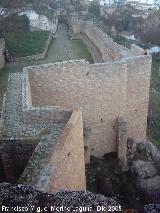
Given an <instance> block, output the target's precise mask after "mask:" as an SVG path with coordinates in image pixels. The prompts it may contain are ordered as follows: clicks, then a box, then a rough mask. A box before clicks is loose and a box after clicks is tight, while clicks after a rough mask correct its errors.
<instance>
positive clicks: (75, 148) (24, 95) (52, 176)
mask: <svg viewBox="0 0 160 213" xmlns="http://www.w3.org/2000/svg"><path fill="white" fill-rule="evenodd" d="M28 80H29V81H28ZM31 92H32V91H30V79H29V78H28V72H26V70H25V69H24V72H23V74H19V73H15V74H11V75H10V76H9V80H8V90H7V93H6V98H5V99H4V103H3V109H2V114H1V129H0V155H1V159H2V163H3V167H4V173H5V176H6V180H7V181H8V182H13V183H15V182H17V181H18V182H19V183H28V184H32V185H33V186H36V187H37V188H38V189H39V190H43V191H47V192H53V191H59V190H69V191H70V190H82V189H85V188H86V183H85V163H84V143H83V128H82V113H81V112H80V111H73V110H65V109H61V108H60V107H57V108H56V107H34V106H33V105H32V99H31V95H32V94H31ZM44 118H45V119H44ZM77 155H78V156H79V158H78V159H76V157H77ZM70 180H72V181H70Z"/></svg>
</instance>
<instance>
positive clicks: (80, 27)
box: [69, 19, 129, 62]
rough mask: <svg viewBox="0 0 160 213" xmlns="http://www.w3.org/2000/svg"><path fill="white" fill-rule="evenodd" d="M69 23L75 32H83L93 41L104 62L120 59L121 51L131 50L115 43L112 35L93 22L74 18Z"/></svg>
mask: <svg viewBox="0 0 160 213" xmlns="http://www.w3.org/2000/svg"><path fill="white" fill-rule="evenodd" d="M69 23H70V27H71V29H72V31H73V33H75V34H80V33H82V34H84V35H86V36H87V37H88V38H89V39H90V40H91V41H92V42H93V44H94V45H95V46H96V47H97V49H98V50H99V51H100V53H101V56H102V61H104V62H109V61H110V62H112V61H119V60H120V59H121V58H122V57H123V55H122V54H121V51H128V52H129V49H127V48H125V47H123V46H121V45H118V44H117V43H115V42H114V41H113V39H112V38H111V37H109V36H108V35H106V34H105V33H104V32H103V31H102V30H100V29H99V28H98V27H97V26H96V25H94V24H93V23H92V22H89V21H88V22H86V21H81V20H76V19H72V20H70V22H69ZM82 39H83V38H82ZM85 40H86V39H84V42H85ZM89 49H91V48H89Z"/></svg>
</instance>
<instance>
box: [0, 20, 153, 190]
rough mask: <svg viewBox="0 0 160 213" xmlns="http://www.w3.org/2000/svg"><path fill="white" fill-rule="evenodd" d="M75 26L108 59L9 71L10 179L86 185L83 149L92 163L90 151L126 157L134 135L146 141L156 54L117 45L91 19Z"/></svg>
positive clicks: (2, 130) (46, 186) (4, 155)
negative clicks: (21, 161)
mask: <svg viewBox="0 0 160 213" xmlns="http://www.w3.org/2000/svg"><path fill="white" fill-rule="evenodd" d="M70 27H71V28H72V33H73V34H75V35H80V36H81V35H82V37H81V38H82V39H83V41H84V42H85V41H88V40H89V41H90V42H89V43H88V46H90V47H91V49H95V50H96V54H97V53H98V56H99V59H98V60H100V61H101V63H94V64H89V62H86V61H85V60H80V61H67V62H57V63H54V64H52V63H51V64H45V65H40V66H31V67H26V68H24V70H23V73H22V74H17V73H15V74H12V75H10V78H9V81H8V90H7V93H6V96H5V98H4V102H3V107H2V115H1V121H0V140H1V141H2V142H1V145H0V153H1V159H2V161H3V165H4V170H5V173H6V176H7V178H8V180H10V181H12V180H14V181H15V180H19V182H21V183H31V184H32V185H34V186H36V187H37V188H39V189H41V190H44V191H58V190H59V189H67V190H70V189H71V190H77V189H78V190H79V189H84V188H85V168H84V150H85V161H86V163H87V162H89V160H90V155H94V156H97V157H103V155H104V154H106V153H109V152H117V156H118V158H119V159H122V160H125V157H126V156H125V155H126V146H127V139H128V138H132V139H135V140H136V141H144V140H146V128H147V115H148V102H149V88H150V75H151V63H152V59H151V56H150V55H144V54H143V50H142V49H140V48H139V47H137V46H136V45H132V47H131V49H127V48H125V47H123V46H121V45H118V44H116V43H115V42H114V41H113V40H112V39H111V38H110V37H109V36H107V35H106V34H104V33H103V32H102V31H101V30H100V29H98V28H97V27H96V26H94V25H93V24H92V23H91V22H83V21H80V20H79V21H78V22H77V20H71V21H70ZM84 38H85V39H84ZM92 45H93V46H94V47H93V46H92ZM91 49H90V50H91ZM96 54H95V56H96ZM13 141H14V143H17V146H16V145H14V147H15V149H16V147H18V148H17V150H16V151H14V152H13V151H12V149H13V148H12V147H13V145H12V142H13ZM31 141H32V142H33V143H34V144H35V145H34V146H33V147H31V146H30V145H29V148H28V150H29V151H28V153H30V154H29V155H28V156H27V155H26V154H25V153H24V162H25V163H24V164H25V165H20V166H19V167H20V168H21V171H22V170H23V171H22V172H21V174H14V173H13V169H11V168H9V167H10V165H12V164H10V162H8V159H10V161H11V160H12V161H13V162H14V161H15V162H18V161H19V159H20V158H21V157H19V151H18V150H21V154H23V151H22V150H23V148H22V149H21V148H19V147H20V145H21V144H22V143H24V150H25V144H29V142H31ZM19 144H20V145H19ZM13 150H14V149H13ZM24 152H25V151H24ZM31 153H32V154H31ZM17 159H18V160H17ZM10 172H11V173H10ZM13 177H14V178H13Z"/></svg>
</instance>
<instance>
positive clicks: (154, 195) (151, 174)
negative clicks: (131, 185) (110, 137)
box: [128, 141, 160, 203]
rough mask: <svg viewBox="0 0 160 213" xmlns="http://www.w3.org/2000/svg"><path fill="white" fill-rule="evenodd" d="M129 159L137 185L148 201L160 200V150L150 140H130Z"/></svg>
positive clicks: (131, 171)
mask: <svg viewBox="0 0 160 213" xmlns="http://www.w3.org/2000/svg"><path fill="white" fill-rule="evenodd" d="M128 160H129V162H130V173H131V176H132V177H134V180H135V185H136V188H137V189H138V191H139V192H140V193H141V194H142V196H143V198H144V199H145V200H146V201H150V202H158V203H159V202H160V175H159V174H160V150H158V149H157V147H155V146H154V145H153V144H152V143H150V142H145V143H144V142H140V143H136V142H135V141H129V148H128Z"/></svg>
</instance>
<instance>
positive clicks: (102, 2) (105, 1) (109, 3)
mask: <svg viewBox="0 0 160 213" xmlns="http://www.w3.org/2000/svg"><path fill="white" fill-rule="evenodd" d="M99 3H100V5H101V6H105V5H106V6H109V7H110V6H112V5H113V4H114V3H115V1H114V0H99Z"/></svg>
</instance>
